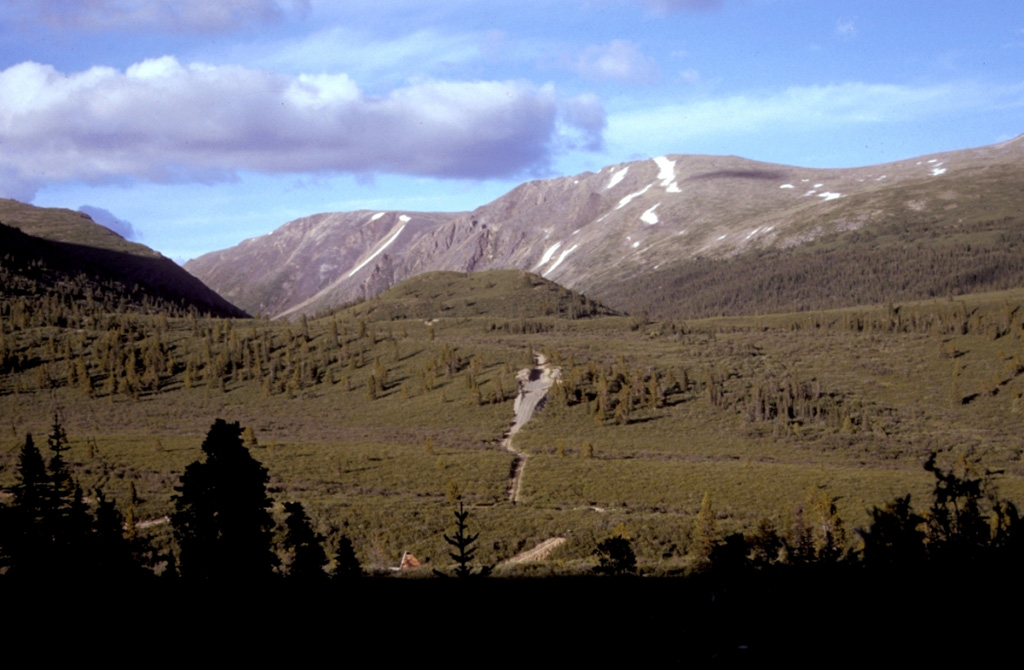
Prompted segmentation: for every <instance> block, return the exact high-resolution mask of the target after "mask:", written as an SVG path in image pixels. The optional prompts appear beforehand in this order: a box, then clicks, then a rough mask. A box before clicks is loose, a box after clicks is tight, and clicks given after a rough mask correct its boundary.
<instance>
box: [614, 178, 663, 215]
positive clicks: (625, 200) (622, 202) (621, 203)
mask: <svg viewBox="0 0 1024 670" xmlns="http://www.w3.org/2000/svg"><path fill="white" fill-rule="evenodd" d="M652 186H654V184H648V185H647V186H644V188H643V190H642V191H637V192H636V193H630V194H629V195H627V196H626V197H625V198H623V199H622V200H619V204H618V206H617V207H616V208H615V209H622V208H623V207H625V206H626V205H628V204H629V203H631V202H633V200H634V199H636V198H639V197H640V196H642V195H643V194H644V193H647V191H648V190H649V189H650V188H651V187H652Z"/></svg>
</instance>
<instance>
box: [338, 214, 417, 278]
mask: <svg viewBox="0 0 1024 670" xmlns="http://www.w3.org/2000/svg"><path fill="white" fill-rule="evenodd" d="M398 220H399V221H401V222H402V225H401V226H399V227H398V230H396V231H395V232H394V233H392V234H391V237H389V238H388V239H386V240H385V241H384V244H382V245H380V247H378V248H377V251H374V252H373V253H372V254H370V257H369V258H367V259H366V260H365V261H363V262H362V263H360V264H359V265H357V266H356V267H355V268H354V269H353V270H352V272H349V273H348V276H349V277H351V276H352V275H354V274H355V273H357V272H359V271H360V270H362V269H363V267H364V266H365V265H366V264H367V263H369V262H370V261H372V260H373V259H374V258H376V257H377V256H379V255H380V254H381V252H382V251H384V250H385V249H387V248H388V246H389V245H390V244H391V243H392V242H394V241H395V240H397V239H398V236H399V235H400V234H401V233H402V231H403V230H405V224H406V223H408V222H409V217H408V216H405V215H402V216H400V217H398Z"/></svg>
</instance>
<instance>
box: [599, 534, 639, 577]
mask: <svg viewBox="0 0 1024 670" xmlns="http://www.w3.org/2000/svg"><path fill="white" fill-rule="evenodd" d="M594 555H595V556H597V561H598V565H597V567H596V568H594V571H595V572H597V573H598V574H600V575H611V576H616V577H617V576H623V575H635V574H636V554H635V553H633V544H632V543H631V542H630V541H629V538H627V537H623V536H622V535H614V536H612V537H609V538H607V539H606V540H603V541H602V542H601V543H600V544H598V545H597V551H596V552H594Z"/></svg>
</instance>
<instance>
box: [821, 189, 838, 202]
mask: <svg viewBox="0 0 1024 670" xmlns="http://www.w3.org/2000/svg"><path fill="white" fill-rule="evenodd" d="M841 196H842V194H841V193H833V192H832V191H825V192H824V193H819V194H818V197H819V198H824V199H825V200H826V201H828V200H835V199H836V198H839V197H841Z"/></svg>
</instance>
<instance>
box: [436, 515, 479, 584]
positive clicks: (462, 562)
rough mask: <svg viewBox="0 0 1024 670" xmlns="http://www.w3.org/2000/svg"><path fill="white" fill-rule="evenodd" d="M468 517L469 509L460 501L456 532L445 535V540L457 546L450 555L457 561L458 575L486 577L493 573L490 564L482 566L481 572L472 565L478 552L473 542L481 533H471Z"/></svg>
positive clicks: (456, 574) (456, 516)
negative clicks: (475, 570) (476, 570)
mask: <svg viewBox="0 0 1024 670" xmlns="http://www.w3.org/2000/svg"><path fill="white" fill-rule="evenodd" d="M468 517H469V510H467V509H465V508H464V506H463V504H462V503H461V502H459V508H458V509H457V510H455V534H454V535H453V536H451V537H449V536H448V535H445V536H444V541H445V542H447V543H448V544H450V545H451V546H453V547H455V551H452V552H448V555H449V556H451V559H452V560H453V561H455V576H456V577H462V578H465V577H474V576H480V577H485V576H487V575H489V574H491V568H490V566H485V567H483V568H481V569H480V571H479V572H474V571H473V568H472V567H470V563H472V562H473V556H474V554H476V547H474V546H473V543H474V542H476V540H477V538H478V537H480V533H477V534H475V535H471V534H470V533H469V532H468V530H467V529H468V524H467V523H466V519H467V518H468ZM434 573H435V574H438V575H442V574H443V573H441V572H438V571H437V570H435V571H434Z"/></svg>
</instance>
